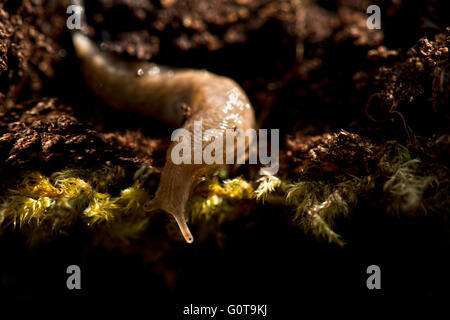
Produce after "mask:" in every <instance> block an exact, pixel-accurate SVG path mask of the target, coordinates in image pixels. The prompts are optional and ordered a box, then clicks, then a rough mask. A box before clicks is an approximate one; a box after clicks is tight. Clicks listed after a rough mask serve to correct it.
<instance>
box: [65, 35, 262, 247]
mask: <svg viewBox="0 0 450 320" xmlns="http://www.w3.org/2000/svg"><path fill="white" fill-rule="evenodd" d="M73 43H74V47H75V51H76V53H77V56H78V58H79V59H80V61H81V69H82V72H83V74H84V78H85V81H86V82H87V84H88V85H89V86H90V87H91V88H92V90H93V92H94V93H95V94H96V95H97V96H98V97H100V98H101V99H102V100H103V101H105V103H106V104H108V105H110V106H111V107H113V108H115V109H119V110H124V111H133V112H137V113H139V114H141V115H143V116H150V117H153V118H156V119H159V120H160V121H163V122H165V123H167V124H169V125H171V126H174V127H179V126H183V128H184V129H186V130H187V131H188V132H190V133H192V136H193V137H194V139H192V140H191V143H192V144H194V143H195V139H197V140H198V139H199V138H198V135H197V136H196V135H195V134H194V121H201V124H202V131H203V132H202V133H203V134H202V136H203V139H202V138H201V137H200V139H202V140H203V141H201V144H200V145H201V146H202V148H203V149H204V148H205V147H207V146H208V144H210V143H211V140H212V138H211V135H209V136H208V135H205V131H206V130H208V129H215V132H216V134H215V135H214V136H215V137H216V138H217V137H218V136H220V135H221V136H222V137H223V141H225V137H224V135H225V133H230V132H235V133H236V134H235V138H233V139H236V135H238V132H242V131H244V132H245V131H246V130H247V129H250V128H254V126H255V119H254V112H253V108H252V106H251V105H250V102H249V100H248V98H247V96H246V94H245V93H244V91H243V90H242V89H241V87H240V86H239V85H238V84H237V83H236V82H235V81H233V80H231V79H229V78H226V77H222V76H218V75H215V74H212V73H210V72H207V71H200V70H189V69H171V68H168V67H162V66H159V65H156V64H153V63H145V62H142V63H128V62H124V61H121V60H119V59H117V58H115V57H113V56H112V55H111V54H108V53H106V52H103V51H101V50H100V49H99V47H98V46H97V45H96V44H94V43H93V42H92V41H91V40H90V39H89V38H88V37H86V36H85V35H83V34H81V33H80V32H76V33H74V34H73ZM186 109H188V112H187V111H186ZM197 143H200V141H197ZM176 144H177V142H175V141H174V142H172V144H171V146H170V147H169V150H168V151H167V155H166V163H165V165H164V168H163V171H162V175H161V180H160V183H159V187H158V189H157V191H156V195H155V197H154V198H153V200H151V201H150V202H148V203H147V204H145V210H146V211H153V210H157V209H162V210H164V211H166V212H168V213H170V214H172V215H173V217H174V218H175V220H176V221H177V223H178V225H179V227H180V229H181V232H182V233H183V236H184V238H185V239H186V241H187V242H189V243H191V242H193V236H192V234H191V232H190V231H189V228H188V226H187V223H186V218H185V205H186V202H187V200H188V198H189V195H190V193H191V191H192V189H193V188H194V186H195V185H196V184H197V181H198V178H199V177H200V176H202V175H209V174H211V173H212V171H214V170H215V169H216V168H217V167H218V166H219V165H218V164H206V163H205V162H204V160H202V161H201V163H198V164H179V165H177V164H174V162H173V161H172V159H171V151H172V149H173V148H174V147H175V145H176ZM223 148H225V145H224V146H223ZM192 149H193V148H192ZM235 151H236V150H235V149H232V150H225V149H224V152H223V157H224V158H225V156H226V154H227V153H228V154H230V153H232V154H233V155H234V154H235ZM192 159H194V156H193V157H192ZM224 163H225V161H224Z"/></svg>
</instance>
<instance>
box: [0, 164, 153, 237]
mask: <svg viewBox="0 0 450 320" xmlns="http://www.w3.org/2000/svg"><path fill="white" fill-rule="evenodd" d="M117 172H118V169H117V168H114V167H104V168H101V169H100V170H94V171H89V170H71V169H69V170H65V171H62V172H56V173H54V174H53V175H52V176H51V177H45V176H44V175H42V174H41V173H39V172H28V173H25V174H24V175H23V177H22V178H21V181H20V182H19V183H18V185H17V187H16V188H14V189H11V190H8V191H7V193H6V195H5V196H3V197H2V199H0V200H1V205H0V228H1V230H5V229H7V228H8V227H13V228H18V229H20V230H21V231H23V232H24V233H25V234H27V236H28V242H29V244H30V245H36V244H38V243H40V242H42V241H45V240H50V239H52V238H53V236H54V235H58V234H66V233H68V232H69V230H70V228H71V227H73V226H74V225H75V223H76V222H78V221H81V222H83V223H84V224H85V225H86V226H87V227H88V228H97V229H101V230H99V231H100V232H99V233H96V235H97V238H98V239H97V240H100V239H101V238H102V237H106V238H108V239H114V238H118V239H121V240H122V241H126V238H129V237H131V236H133V235H136V234H137V233H139V232H141V231H142V230H143V228H144V226H145V225H146V223H147V222H148V217H147V215H146V214H145V213H144V212H143V210H142V209H141V208H142V204H143V203H144V202H145V201H147V200H148V199H149V196H148V192H147V191H146V190H145V189H144V188H143V185H142V181H140V180H139V179H138V180H136V181H135V182H134V184H133V185H132V186H131V187H129V188H127V189H124V190H122V191H121V193H120V195H119V196H116V197H114V196H112V195H111V194H110V193H108V188H110V187H111V186H112V185H113V181H114V179H115V180H116V181H117ZM119 172H120V170H119ZM101 176H103V177H104V179H103V180H101V181H100V177H101ZM119 179H120V177H119ZM97 188H99V189H101V190H102V191H106V192H99V190H98V189H97Z"/></svg>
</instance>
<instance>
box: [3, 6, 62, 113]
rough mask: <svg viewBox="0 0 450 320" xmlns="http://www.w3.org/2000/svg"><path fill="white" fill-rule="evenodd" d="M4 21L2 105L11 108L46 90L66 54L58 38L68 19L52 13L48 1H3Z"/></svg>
mask: <svg viewBox="0 0 450 320" xmlns="http://www.w3.org/2000/svg"><path fill="white" fill-rule="evenodd" d="M47 5H48V6H50V7H51V5H50V4H47ZM54 5H55V4H53V6H54ZM0 20H1V23H0V107H1V108H8V107H13V106H14V105H15V103H16V102H20V101H24V100H26V99H30V97H37V96H38V95H39V94H38V93H39V92H41V91H46V86H47V82H49V80H50V79H51V78H53V77H54V76H55V65H56V64H57V63H59V62H60V61H61V55H63V54H64V51H61V45H60V44H59V43H58V42H57V41H56V38H57V37H58V35H59V34H61V33H62V31H63V30H64V29H63V26H65V19H64V17H63V16H61V15H53V16H48V15H47V12H46V8H45V7H44V1H29V0H24V1H6V2H5V3H3V4H0ZM0 110H1V109H0Z"/></svg>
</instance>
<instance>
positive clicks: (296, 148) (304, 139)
mask: <svg viewBox="0 0 450 320" xmlns="http://www.w3.org/2000/svg"><path fill="white" fill-rule="evenodd" d="M286 148H287V152H286V155H287V159H288V164H286V167H287V168H289V169H288V170H289V172H295V173H297V174H298V179H300V180H315V179H327V180H335V181H343V180H347V179H348V178H349V177H350V175H356V176H364V175H367V174H369V173H370V172H373V171H374V168H376V165H377V152H378V151H379V147H377V146H376V145H374V144H373V143H371V142H370V141H369V140H368V139H366V138H364V137H360V136H358V135H357V134H353V133H349V132H346V131H341V132H339V133H333V134H329V133H327V134H324V135H321V136H303V135H300V134H297V135H296V136H295V137H292V138H288V139H287V141H286Z"/></svg>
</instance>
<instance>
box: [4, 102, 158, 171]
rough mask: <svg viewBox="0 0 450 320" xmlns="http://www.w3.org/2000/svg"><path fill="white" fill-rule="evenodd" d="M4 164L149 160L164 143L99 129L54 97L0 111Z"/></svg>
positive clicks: (86, 164)
mask: <svg viewBox="0 0 450 320" xmlns="http://www.w3.org/2000/svg"><path fill="white" fill-rule="evenodd" d="M0 132H1V136H0V155H1V159H0V161H2V163H3V166H2V169H4V170H6V169H19V168H20V169H25V168H28V169H32V168H34V169H36V168H42V169H44V170H45V169H46V168H47V169H49V168H51V170H56V169H58V168H64V167H65V166H67V165H68V164H70V166H74V167H98V166H102V165H111V164H121V165H125V166H130V165H131V166H133V167H136V166H139V165H141V164H144V163H147V164H149V163H151V159H152V153H153V151H154V150H158V148H160V147H161V146H164V145H165V144H164V143H158V142H157V140H154V139H150V138H147V137H144V136H143V135H142V134H141V133H139V132H137V131H136V132H128V133H126V134H125V135H122V134H121V133H119V132H116V133H107V134H100V133H98V132H96V131H95V130H93V129H92V127H90V126H89V125H88V124H84V123H82V122H80V121H79V120H78V119H77V118H76V117H75V116H74V113H73V111H72V108H71V107H68V106H66V105H64V104H61V103H60V102H57V101H56V100H55V99H44V100H43V101H39V102H30V103H29V104H27V105H18V106H16V107H15V108H11V109H9V110H8V113H0Z"/></svg>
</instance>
